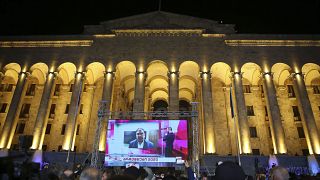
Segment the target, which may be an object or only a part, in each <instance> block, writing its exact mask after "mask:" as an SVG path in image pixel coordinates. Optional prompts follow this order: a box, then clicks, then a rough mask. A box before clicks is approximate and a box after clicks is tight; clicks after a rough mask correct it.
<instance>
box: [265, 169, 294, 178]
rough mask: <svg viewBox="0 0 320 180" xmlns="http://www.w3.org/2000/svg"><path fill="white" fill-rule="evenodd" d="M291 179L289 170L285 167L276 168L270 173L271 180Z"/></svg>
mask: <svg viewBox="0 0 320 180" xmlns="http://www.w3.org/2000/svg"><path fill="white" fill-rule="evenodd" d="M289 178H290V176H289V173H288V170H287V169H286V168H284V167H281V166H275V167H273V168H272V169H271V171H270V175H269V179H270V180H288V179H289Z"/></svg>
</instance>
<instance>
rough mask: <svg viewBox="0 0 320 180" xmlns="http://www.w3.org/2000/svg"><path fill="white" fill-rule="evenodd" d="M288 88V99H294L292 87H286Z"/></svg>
mask: <svg viewBox="0 0 320 180" xmlns="http://www.w3.org/2000/svg"><path fill="white" fill-rule="evenodd" d="M287 88H288V97H289V98H293V97H296V95H295V93H294V90H293V85H287Z"/></svg>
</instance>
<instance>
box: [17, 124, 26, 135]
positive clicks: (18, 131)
mask: <svg viewBox="0 0 320 180" xmlns="http://www.w3.org/2000/svg"><path fill="white" fill-rule="evenodd" d="M25 126H26V124H25V123H18V125H17V129H16V130H17V134H23V132H24V127H25Z"/></svg>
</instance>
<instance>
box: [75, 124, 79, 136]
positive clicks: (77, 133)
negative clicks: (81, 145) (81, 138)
mask: <svg viewBox="0 0 320 180" xmlns="http://www.w3.org/2000/svg"><path fill="white" fill-rule="evenodd" d="M79 132H80V124H78V126H77V132H76V135H79Z"/></svg>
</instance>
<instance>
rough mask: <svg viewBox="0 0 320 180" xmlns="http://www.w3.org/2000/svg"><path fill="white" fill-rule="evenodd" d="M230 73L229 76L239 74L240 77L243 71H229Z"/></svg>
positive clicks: (232, 76)
mask: <svg viewBox="0 0 320 180" xmlns="http://www.w3.org/2000/svg"><path fill="white" fill-rule="evenodd" d="M230 73H231V77H230V78H234V77H235V76H236V75H239V76H240V77H241V78H242V74H243V72H241V71H237V72H235V71H233V72H230Z"/></svg>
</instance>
